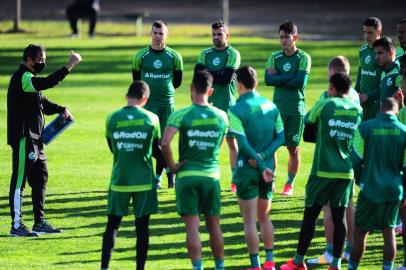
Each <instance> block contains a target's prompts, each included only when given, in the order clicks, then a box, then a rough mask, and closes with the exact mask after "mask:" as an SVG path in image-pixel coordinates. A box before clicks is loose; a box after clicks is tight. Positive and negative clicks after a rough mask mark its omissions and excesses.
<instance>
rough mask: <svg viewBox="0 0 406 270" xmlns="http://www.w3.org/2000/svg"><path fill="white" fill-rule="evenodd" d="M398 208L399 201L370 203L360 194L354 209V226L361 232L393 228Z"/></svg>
mask: <svg viewBox="0 0 406 270" xmlns="http://www.w3.org/2000/svg"><path fill="white" fill-rule="evenodd" d="M399 206H400V201H393V202H381V203H375V202H372V201H370V200H368V198H367V197H365V195H364V194H362V192H360V193H359V195H358V201H357V207H356V209H355V226H357V227H358V228H359V229H361V230H363V231H382V230H383V229H384V228H395V226H396V223H397V219H398V214H399Z"/></svg>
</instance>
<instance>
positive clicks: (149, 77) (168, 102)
mask: <svg viewBox="0 0 406 270" xmlns="http://www.w3.org/2000/svg"><path fill="white" fill-rule="evenodd" d="M132 69H133V70H137V71H140V72H141V80H143V81H145V82H146V83H147V84H148V85H149V88H150V91H151V93H150V96H149V99H148V104H151V105H153V106H166V107H171V106H174V98H173V96H174V94H175V88H174V86H173V73H174V71H175V70H180V71H181V70H183V61H182V56H181V55H180V54H179V53H178V52H177V51H175V50H173V49H171V48H169V47H168V46H166V47H165V49H163V50H162V51H156V50H154V49H152V48H151V47H146V48H144V49H142V50H140V51H139V52H137V53H136V54H135V56H134V60H133V66H132Z"/></svg>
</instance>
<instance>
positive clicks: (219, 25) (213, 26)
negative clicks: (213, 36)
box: [211, 20, 228, 32]
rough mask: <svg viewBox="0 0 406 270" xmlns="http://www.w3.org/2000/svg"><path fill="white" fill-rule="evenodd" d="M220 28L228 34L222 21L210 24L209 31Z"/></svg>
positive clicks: (226, 27)
mask: <svg viewBox="0 0 406 270" xmlns="http://www.w3.org/2000/svg"><path fill="white" fill-rule="evenodd" d="M221 27H223V28H224V30H226V32H228V26H227V25H226V24H225V23H224V22H223V21H222V20H217V21H214V22H213V23H212V24H211V29H213V30H216V29H219V28H221Z"/></svg>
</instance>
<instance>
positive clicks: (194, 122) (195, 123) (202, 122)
mask: <svg viewBox="0 0 406 270" xmlns="http://www.w3.org/2000/svg"><path fill="white" fill-rule="evenodd" d="M216 124H217V118H206V119H195V120H192V127H194V126H208V125H216Z"/></svg>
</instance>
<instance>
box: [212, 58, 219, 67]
mask: <svg viewBox="0 0 406 270" xmlns="http://www.w3.org/2000/svg"><path fill="white" fill-rule="evenodd" d="M219 64H220V58H219V57H216V58H214V59H213V65H214V66H218V65H219Z"/></svg>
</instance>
